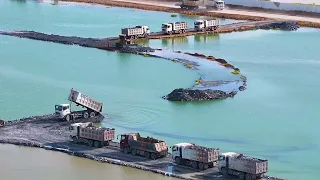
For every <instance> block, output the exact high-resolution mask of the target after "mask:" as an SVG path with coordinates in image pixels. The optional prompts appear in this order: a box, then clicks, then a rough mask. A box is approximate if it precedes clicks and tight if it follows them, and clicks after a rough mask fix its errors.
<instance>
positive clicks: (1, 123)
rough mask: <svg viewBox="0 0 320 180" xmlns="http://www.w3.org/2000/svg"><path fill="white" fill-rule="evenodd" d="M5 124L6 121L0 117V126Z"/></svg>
mask: <svg viewBox="0 0 320 180" xmlns="http://www.w3.org/2000/svg"><path fill="white" fill-rule="evenodd" d="M5 124H6V122H5V121H4V120H1V119H0V127H3V126H4V125H5Z"/></svg>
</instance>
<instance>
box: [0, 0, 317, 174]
mask: <svg viewBox="0 0 320 180" xmlns="http://www.w3.org/2000/svg"><path fill="white" fill-rule="evenodd" d="M198 18H199V17H188V16H178V17H177V18H172V17H170V14H168V13H162V12H150V11H141V10H132V9H125V8H105V7H102V6H84V5H81V6H79V5H74V4H73V5H57V6H53V5H50V4H48V3H36V2H33V1H27V3H18V2H16V1H8V0H4V1H0V30H34V31H39V32H44V33H54V34H60V35H75V36H83V37H107V36H117V34H119V32H120V28H122V27H127V26H134V25H137V24H140V23H141V22H143V23H144V24H147V25H149V26H150V27H151V30H159V29H160V24H161V23H163V22H166V21H180V20H183V21H187V22H189V23H192V22H193V21H194V20H195V19H198ZM200 18H203V17H200ZM232 22H237V21H232V20H226V21H224V22H223V23H232ZM319 33H320V31H319V30H318V29H307V28H301V29H299V30H298V31H296V32H283V31H262V30H258V31H249V32H241V33H231V34H221V35H219V36H212V35H208V36H204V35H201V36H190V37H186V38H176V39H166V40H150V41H148V42H145V44H147V45H149V46H151V47H158V48H164V49H169V50H182V51H188V52H198V53H204V54H206V55H213V56H215V57H219V58H224V59H226V60H227V61H228V62H230V63H231V64H233V65H235V66H236V67H238V68H240V69H241V72H242V73H243V74H244V75H246V77H247V78H248V82H247V90H246V91H243V92H240V93H239V94H238V95H237V96H235V97H234V98H232V99H227V100H222V101H215V102H192V103H173V102H168V101H166V100H163V99H162V98H161V97H162V96H163V95H166V94H168V93H170V92H171V91H172V90H173V89H175V88H178V87H183V88H187V87H191V86H193V84H194V80H195V79H197V78H199V77H200V76H205V77H209V78H211V79H217V80H229V79H230V78H232V75H231V74H230V73H225V72H221V68H219V67H211V66H210V67H209V66H208V67H207V68H202V70H201V71H195V70H190V69H187V68H185V67H184V66H182V65H181V64H177V63H172V62H170V61H166V60H161V59H156V58H146V57H141V56H137V55H128V54H119V53H114V52H105V51H102V50H96V49H89V48H83V47H78V46H66V45H61V44H54V43H47V42H40V41H33V40H28V39H20V38H14V37H7V36H0V85H1V89H0V95H1V98H0V105H1V107H2V111H0V118H1V119H16V118H20V117H24V116H31V115H41V114H45V113H52V112H53V111H54V104H59V103H65V102H67V95H68V93H69V90H70V89H71V88H75V89H77V90H79V91H82V92H84V93H86V94H88V95H90V96H92V97H94V98H96V99H99V100H101V101H102V102H103V103H104V113H105V114H106V115H107V116H108V119H105V121H104V122H103V125H104V126H112V127H115V128H116V131H117V133H121V132H129V131H130V132H136V131H139V132H140V133H141V134H142V135H146V136H147V135H152V136H155V137H158V138H162V139H165V140H167V142H168V143H169V144H173V143H177V142H182V141H192V142H194V143H199V144H202V145H207V146H212V147H219V148H221V150H222V151H237V152H243V153H246V154H248V155H253V156H258V157H261V158H267V159H269V167H270V168H269V173H268V174H269V175H275V176H279V177H282V178H288V179H293V180H300V179H307V180H317V179H318V178H317V176H318V173H317V172H318V170H319V169H320V165H319V163H318V162H319V161H320V138H319V137H320V133H319V127H320V122H319V121H318V119H319V117H320V113H319V112H320V111H319V110H318V108H319V105H318V104H319V103H318V102H319V101H320V96H319V95H318V91H319V89H320V80H319V77H320V71H319V70H320V58H319V56H320V52H319V50H318V49H319V48H318V46H317V45H318V42H320V36H319ZM62 163H63V162H62ZM119 168H120V167H119Z"/></svg>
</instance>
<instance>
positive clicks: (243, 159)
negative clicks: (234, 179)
mask: <svg viewBox="0 0 320 180" xmlns="http://www.w3.org/2000/svg"><path fill="white" fill-rule="evenodd" d="M218 167H219V170H220V171H221V172H222V174H223V175H224V176H227V175H235V176H238V177H239V178H240V179H246V180H254V179H261V178H262V177H263V175H264V174H265V173H266V172H267V171H268V160H263V159H257V158H253V157H249V156H245V155H243V154H240V153H235V152H226V153H222V154H221V155H220V156H219V165H218Z"/></svg>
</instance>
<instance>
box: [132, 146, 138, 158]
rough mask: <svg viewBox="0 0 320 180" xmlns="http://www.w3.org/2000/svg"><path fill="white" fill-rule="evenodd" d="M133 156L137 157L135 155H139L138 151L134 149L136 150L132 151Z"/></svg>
mask: <svg viewBox="0 0 320 180" xmlns="http://www.w3.org/2000/svg"><path fill="white" fill-rule="evenodd" d="M131 154H132V155H133V156H135V155H136V154H137V150H136V149H134V148H132V149H131Z"/></svg>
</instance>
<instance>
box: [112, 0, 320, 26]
mask: <svg viewBox="0 0 320 180" xmlns="http://www.w3.org/2000/svg"><path fill="white" fill-rule="evenodd" d="M113 1H121V2H131V3H139V4H147V5H154V6H163V7H171V8H180V7H179V6H176V4H177V2H163V1H161V2H160V1H155V0H152V1H150V0H147V1H146V0H113ZM277 1H297V0H277ZM309 1H312V0H309ZM313 1H315V0H313ZM211 12H219V13H221V14H240V15H248V16H260V17H265V18H271V19H282V20H293V21H308V22H315V23H320V18H312V17H306V16H293V15H285V14H280V13H279V14H278V13H277V14H276V13H268V12H261V11H249V10H238V9H237V10H235V9H229V8H226V9H224V10H222V11H214V10H213V11H211Z"/></svg>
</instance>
